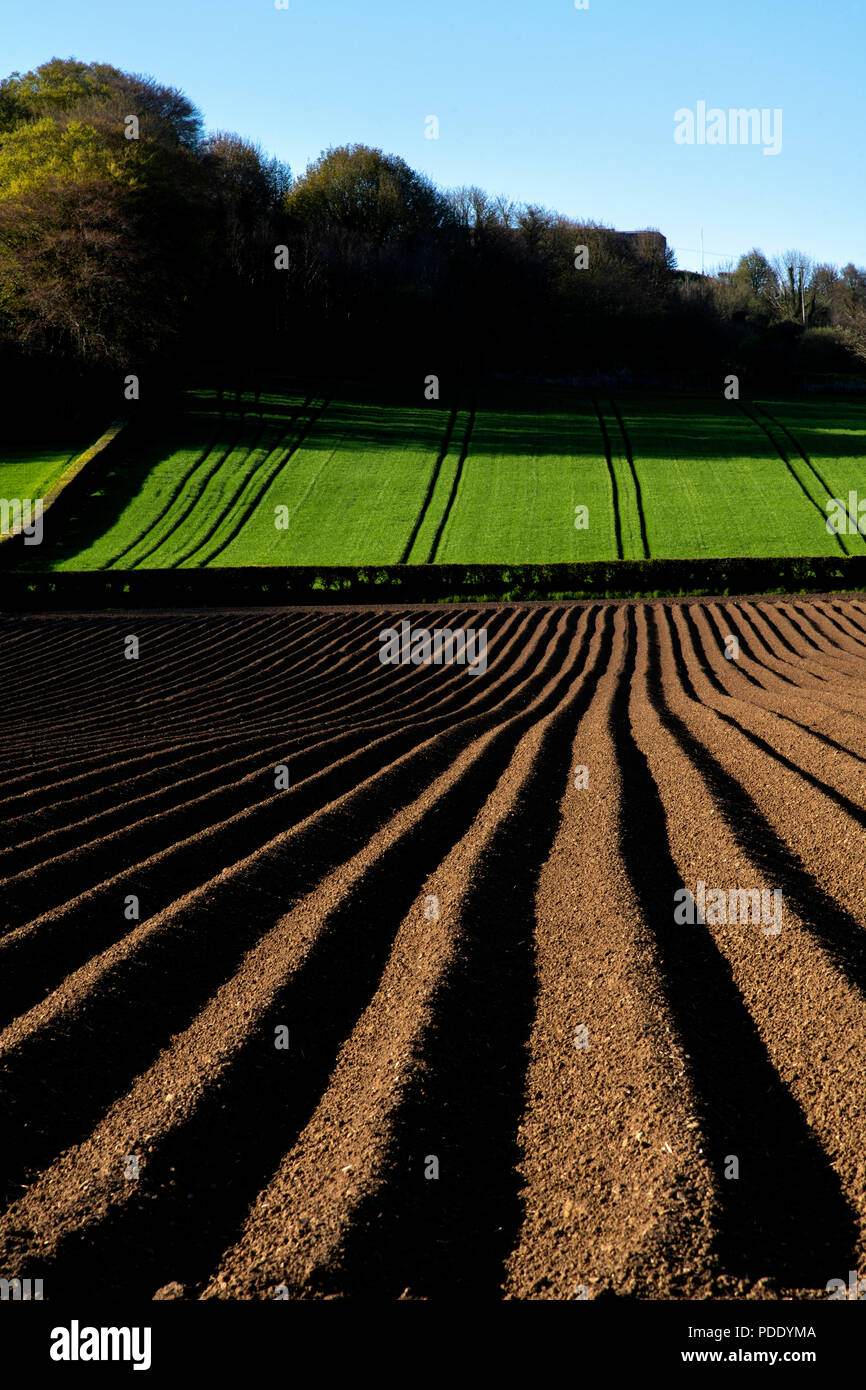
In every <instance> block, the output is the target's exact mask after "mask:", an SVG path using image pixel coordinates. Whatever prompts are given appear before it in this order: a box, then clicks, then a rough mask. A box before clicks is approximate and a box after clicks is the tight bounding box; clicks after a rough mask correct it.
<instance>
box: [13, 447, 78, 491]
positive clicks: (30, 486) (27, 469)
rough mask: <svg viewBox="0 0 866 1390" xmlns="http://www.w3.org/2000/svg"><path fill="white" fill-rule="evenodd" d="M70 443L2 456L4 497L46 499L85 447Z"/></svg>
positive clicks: (15, 451) (18, 451) (16, 451)
mask: <svg viewBox="0 0 866 1390" xmlns="http://www.w3.org/2000/svg"><path fill="white" fill-rule="evenodd" d="M85 447H86V446H85V444H84V443H82V444H81V445H80V446H79V447H78V448H74V447H72V444H71V443H70V442H69V441H65V442H62V443H60V444H56V443H55V444H53V445H51V444H44V445H43V446H42V447H40V448H34V449H22V450H17V449H16V450H12V451H9V452H7V451H5V450H4V452H3V453H2V455H0V497H6V498H12V497H18V498H24V497H27V498H30V499H31V500H33V499H35V498H37V497H44V496H45V494H46V492H48V491H49V490H50V488H51V487H52V486H53V485H54V483H56V482H57V480H58V478H60V477H62V475H63V474H64V473H65V471H66V469H67V468H68V467H69V465H70V464H71V463H72V462H73V461H74V460H75V459H76V458H77V457H78V455H79V454H80V453H81V452H82V451H83V449H84V448H85Z"/></svg>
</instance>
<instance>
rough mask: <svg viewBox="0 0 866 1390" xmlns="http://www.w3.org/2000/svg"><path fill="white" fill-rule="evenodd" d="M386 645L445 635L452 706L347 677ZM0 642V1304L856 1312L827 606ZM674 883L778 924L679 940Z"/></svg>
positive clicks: (858, 1207) (844, 724) (853, 1090)
mask: <svg viewBox="0 0 866 1390" xmlns="http://www.w3.org/2000/svg"><path fill="white" fill-rule="evenodd" d="M403 617H411V620H412V622H413V625H414V626H425V625H426V626H428V627H435V626H443V625H444V624H445V623H446V622H447V624H448V625H449V626H451V627H457V626H461V625H463V626H472V627H475V628H478V627H480V626H486V627H487V630H488V635H489V656H488V669H487V672H486V674H483V675H480V674H479V675H470V674H468V673H467V672H465V671H464V670H463V669H462V668H461V667H459V666H451V667H444V668H435V667H433V668H430V667H421V668H416V667H383V666H381V665H380V663H379V661H378V650H379V642H378V633H379V632H380V631H381V629H382V628H383V627H386V626H394V625H398V624H399V622H400V620H401V619H402V618H403ZM130 633H134V634H135V635H136V636H137V637H138V638H139V642H140V656H139V659H138V660H137V661H128V660H125V659H124V655H123V651H124V638H125V637H126V635H127V634H130ZM729 636H734V637H736V638H737V641H738V643H739V656H738V658H737V659H735V660H728V659H727V658H726V655H725V649H726V639H727V638H728V637H729ZM0 639H2V642H3V653H4V670H3V680H4V695H3V707H4V725H5V738H4V740H3V743H2V747H0V778H2V782H3V787H4V800H3V805H2V811H0V904H2V913H0V923H2V929H0V1103H2V1107H3V1115H4V1121H3V1135H4V1144H3V1149H2V1160H0V1177H2V1184H0V1199H2V1203H3V1208H2V1214H0V1275H2V1276H3V1277H5V1278H12V1277H14V1276H16V1275H18V1276H21V1277H27V1276H31V1277H39V1278H42V1279H43V1281H44V1286H45V1295H46V1297H47V1298H56V1299H60V1298H62V1297H64V1296H66V1295H68V1294H71V1293H73V1292H75V1291H77V1290H79V1289H80V1288H81V1287H82V1286H83V1285H85V1284H86V1286H87V1288H88V1291H89V1292H90V1293H92V1294H94V1295H96V1296H110V1295H113V1294H116V1293H120V1292H122V1293H124V1294H125V1295H127V1296H132V1297H137V1298H141V1299H152V1298H154V1297H159V1298H166V1299H175V1298H186V1299H194V1298H207V1299H210V1298H241V1299H250V1298H252V1299H272V1298H274V1297H276V1296H279V1295H280V1292H281V1291H284V1292H285V1294H286V1295H287V1296H289V1297H292V1298H297V1297H301V1298H332V1297H346V1296H354V1297H362V1298H375V1297H379V1298H401V1297H402V1298H410V1299H419V1298H437V1297H438V1298H442V1297H444V1298H455V1297H459V1298H466V1297H470V1296H476V1297H477V1296H481V1297H484V1296H486V1297H488V1298H501V1297H506V1298H541V1299H544V1298H555V1299H564V1298H581V1297H590V1298H593V1297H598V1296H600V1295H603V1294H619V1295H636V1296H639V1297H642V1298H702V1297H727V1298H744V1297H747V1298H768V1297H769V1298H773V1297H783V1298H785V1297H812V1298H821V1297H826V1285H827V1281H828V1280H829V1279H831V1278H840V1277H841V1278H844V1279H846V1280H847V1278H848V1274H849V1271H850V1270H852V1269H858V1270H859V1271H860V1273H861V1274H863V1273H866V1270H864V1265H866V1259H864V1255H866V1158H864V1153H863V1141H862V1128H863V1116H864V1113H866V1073H864V1068H863V1065H862V1056H863V1048H864V1043H866V935H864V928H866V887H864V877H863V870H862V862H863V844H864V829H866V782H864V769H866V601H864V600H863V598H862V597H857V596H853V597H850V598H838V597H833V596H830V595H828V596H826V597H822V598H820V599H815V600H807V599H804V598H799V597H791V598H772V599H737V600H732V599H724V598H719V599H707V600H700V601H699V600H684V601H682V602H676V601H664V602H651V603H624V604H614V603H607V602H604V603H585V604H579V605H525V606H510V607H503V608H497V609H486V610H477V609H470V608H466V607H463V608H460V607H458V608H454V609H449V610H448V611H447V613H446V612H445V611H444V610H441V609H430V610H426V611H417V612H413V613H411V614H402V613H399V614H394V613H392V612H388V613H386V612H379V611H376V610H373V609H364V610H354V611H352V610H334V611H330V612H321V611H315V610H288V611H285V612H281V613H280V612H259V611H256V612H251V613H247V614H240V613H222V614H213V615H209V616H201V615H198V616H195V615H189V614H178V615H174V616H168V615H165V614H147V615H145V614H137V615H125V616H123V615H118V616H114V615H112V616H104V615H103V616H99V615H91V616H79V617H60V616H56V617H50V616H41V617H37V618H23V619H22V618H17V619H12V618H7V619H2V620H0ZM283 763H285V764H287V765H288V767H289V769H290V786H289V788H288V789H287V790H277V789H276V787H275V780H274V769H275V768H276V767H277V766H278V765H279V764H283ZM580 768H585V769H586V770H587V773H588V786H583V785H580V786H576V785H575V779H576V772H577V769H580ZM577 780H578V781H582V779H581V778H579V777H578V779H577ZM699 881H703V883H705V884H706V885H707V886H708V889H712V888H722V889H724V890H725V891H726V894H727V893H728V891H729V890H746V891H749V890H755V889H757V890H761V889H765V890H776V891H778V892H780V893H781V895H782V902H783V910H782V925H781V931H779V932H778V933H776V932H774V931H767V930H765V929H764V925H762V924H761V923H760V922H754V921H749V922H745V923H744V922H735V921H733V922H732V921H722V922H719V923H716V922H712V921H711V922H710V923H709V924H706V923H700V922H696V923H694V924H692V925H689V924H687V923H678V922H676V921H675V919H674V907H675V897H674V895H675V893H677V891H678V890H681V889H682V888H683V886H686V887H688V888H689V889H691V890H692V891H695V888H696V884H697V883H698V882H699ZM133 894H134V895H135V896H136V897H137V898H138V900H139V904H140V915H139V918H138V919H135V918H132V919H129V918H128V917H127V915H126V912H125V904H126V903H127V900H128V898H129V895H133ZM434 904H435V905H438V910H437V908H436V906H434ZM282 1027H285V1028H287V1029H288V1033H289V1045H288V1047H287V1048H285V1049H283V1048H277V1047H276V1046H275V1038H276V1036H277V1030H279V1029H280V1028H282ZM734 1170H738V1174H739V1175H738V1176H737V1177H734V1176H732V1173H733V1171H734ZM136 1171H137V1176H136ZM437 1171H438V1176H434V1173H436V1172H437Z"/></svg>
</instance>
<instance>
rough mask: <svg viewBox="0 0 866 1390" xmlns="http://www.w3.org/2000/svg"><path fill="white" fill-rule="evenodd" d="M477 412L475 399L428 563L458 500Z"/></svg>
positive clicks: (434, 555) (432, 559)
mask: <svg viewBox="0 0 866 1390" xmlns="http://www.w3.org/2000/svg"><path fill="white" fill-rule="evenodd" d="M475 412H476V405H475V401H474V400H473V401H472V402H471V403H470V406H469V419H468V420H467V422H466V430H465V432H464V435H463V440H462V443H461V445H460V454H459V456H458V458H457V467H456V469H455V470H454V477H453V479H452V482H451V487H450V489H449V491H448V500H447V502H446V503H445V509H444V511H443V513H442V516H441V518H440V521H439V525H438V526H437V527H436V533H435V535H434V537H433V540H432V541H431V543H430V554H429V555H428V556H427V563H428V565H432V564H433V563H434V562H435V559H436V551H437V550H438V549H439V543H440V541H441V540H442V537H443V535H444V534H445V527H446V525H447V524H448V518H449V516H450V515H451V511H452V508H453V506H454V503H455V502H456V501H457V493H458V491H459V489H460V479H461V478H462V477H463V465H464V464H465V462H466V459H467V457H468V455H469V445H470V443H471V440H472V431H473V430H474V428H475Z"/></svg>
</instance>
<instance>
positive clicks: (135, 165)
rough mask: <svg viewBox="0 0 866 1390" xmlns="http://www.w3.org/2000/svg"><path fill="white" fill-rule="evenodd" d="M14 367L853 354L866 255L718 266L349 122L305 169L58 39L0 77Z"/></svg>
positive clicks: (4, 262)
mask: <svg viewBox="0 0 866 1390" xmlns="http://www.w3.org/2000/svg"><path fill="white" fill-rule="evenodd" d="M0 352H2V355H3V364H4V369H5V373H6V375H7V379H9V378H14V377H16V375H17V377H18V378H19V379H23V378H28V377H29V378H34V379H39V380H41V381H44V376H45V372H46V370H50V371H51V372H52V373H53V375H54V378H55V379H56V380H57V381H58V382H62V381H64V380H65V381H74V383H75V385H76V389H80V387H81V384H82V383H83V382H85V383H86V382H89V381H92V382H99V381H104V380H108V379H109V378H111V379H112V380H116V378H117V373H118V371H120V370H123V371H126V372H136V371H144V372H147V371H148V370H150V371H155V370H158V371H159V372H160V373H162V374H163V375H165V374H168V375H169V376H174V378H176V379H182V378H183V377H184V376H185V375H186V376H188V375H189V374H191V373H198V374H200V373H201V372H202V371H203V370H205V369H212V370H217V371H219V372H222V373H224V374H229V375H231V374H232V373H234V374H238V373H241V372H243V371H249V372H257V371H262V370H268V369H270V370H279V371H283V370H285V371H289V372H297V371H301V372H303V371H317V372H321V371H326V372H328V373H331V374H334V375H338V374H344V373H348V374H350V375H359V376H360V375H365V374H371V373H372V374H376V373H379V374H382V375H385V374H388V375H393V374H395V373H398V374H399V373H409V372H412V373H414V374H418V373H421V375H422V376H423V375H424V374H426V373H429V372H431V371H438V372H439V373H440V374H441V373H442V372H448V371H451V372H453V373H457V374H461V375H463V376H466V375H477V374H478V373H484V372H487V371H500V372H514V373H524V374H546V375H554V376H568V375H574V374H580V373H592V372H597V371H602V372H631V373H633V374H635V375H636V376H641V375H644V376H645V375H647V374H650V375H663V376H668V377H672V378H679V379H684V378H686V377H688V378H690V379H695V378H697V377H700V376H701V375H702V374H703V375H704V376H706V377H709V376H711V375H713V374H715V375H716V376H718V374H719V373H720V372H728V371H740V372H743V373H745V374H746V376H747V377H749V376H751V377H752V378H754V379H755V380H756V381H761V380H765V379H772V380H774V381H785V380H794V379H796V377H797V375H798V373H802V372H804V371H826V372H832V371H847V372H851V371H853V370H856V369H857V364H858V363H859V364H860V369H861V370H862V365H863V364H864V363H866V271H864V270H863V269H858V268H857V267H855V266H854V265H848V266H845V267H844V269H842V270H837V269H836V268H834V267H832V266H827V265H814V264H812V263H811V262H810V261H809V260H808V259H807V258H806V257H805V256H802V255H800V253H796V252H795V253H789V255H788V256H787V257H782V258H780V259H779V260H778V261H777V262H771V261H769V260H767V258H765V257H764V256H763V255H762V253H761V252H760V251H757V250H753V251H750V252H749V253H748V254H747V255H745V256H743V257H742V258H741V260H740V262H739V263H738V265H737V266H736V267H735V268H733V269H730V270H728V271H727V272H722V273H720V274H718V275H715V276H697V275H691V274H688V273H686V272H681V271H677V269H676V264H675V259H674V257H673V255H672V253H671V252H670V250H669V249H668V248H667V247H666V244H665V242H664V239H663V238H662V237H660V236H658V235H655V236H654V235H652V234H651V233H646V234H641V235H637V236H633V237H628V236H624V235H622V234H620V233H617V232H616V231H614V230H613V229H612V228H609V227H605V226H602V225H600V224H597V223H586V222H577V221H575V220H573V219H569V218H567V217H564V216H562V215H561V214H559V213H556V212H554V211H551V210H549V209H546V208H542V207H538V206H535V205H533V204H524V203H516V202H512V201H510V200H509V199H507V198H504V197H495V196H491V195H489V194H488V193H486V192H484V191H483V190H482V189H480V188H477V187H466V188H459V189H450V190H448V189H440V188H437V187H436V186H435V185H434V184H433V183H432V182H431V181H430V180H429V179H428V178H426V177H425V176H424V175H423V174H420V173H418V172H417V171H415V170H413V169H411V168H410V167H409V166H408V165H407V164H406V163H405V161H404V160H402V159H401V158H399V157H398V156H396V155H389V154H385V153H383V152H382V151H381V150H376V149H371V148H369V147H368V146H366V145H362V144H354V145H346V146H342V147H340V148H335V149H330V150H327V151H326V152H324V153H323V154H322V155H321V156H320V158H319V159H317V160H316V161H314V163H312V164H311V165H310V166H309V167H308V168H307V170H306V171H305V172H304V173H303V174H302V175H300V176H298V177H296V178H293V177H292V174H291V171H290V170H289V168H288V167H287V166H286V165H285V164H283V163H281V162H280V161H278V160H276V159H272V158H269V157H268V156H267V155H266V154H265V153H264V152H263V151H262V150H261V149H260V148H259V147H258V146H257V145H255V144H253V143H251V142H249V141H247V140H245V139H243V138H241V137H240V136H238V135H235V134H232V133H227V132H217V133H210V134H208V133H206V132H205V131H204V128H203V120H202V117H201V114H200V112H199V111H198V110H197V109H196V107H195V106H194V105H193V104H192V102H191V101H190V100H189V99H188V98H187V97H186V96H185V95H184V94H183V93H182V92H179V91H178V90H176V89H174V88H171V87H165V86H161V85H160V84H158V83H157V82H155V81H153V80H152V79H151V78H149V77H143V76H140V75H136V74H131V73H126V72H122V71H120V70H119V69H117V68H114V67H112V66H110V65H107V64H99V63H83V62H78V61H76V60H71V59H70V60H61V59H53V60H52V61H50V62H48V63H45V64H43V65H42V66H41V67H39V68H37V69H36V70H35V71H34V72H30V73H26V74H23V75H22V74H20V73H13V74H12V75H11V76H10V77H8V78H6V79H5V80H4V81H2V82H0Z"/></svg>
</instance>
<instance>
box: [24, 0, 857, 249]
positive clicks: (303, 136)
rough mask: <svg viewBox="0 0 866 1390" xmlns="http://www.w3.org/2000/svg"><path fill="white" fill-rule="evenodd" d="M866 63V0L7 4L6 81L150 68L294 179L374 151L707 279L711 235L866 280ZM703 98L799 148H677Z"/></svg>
mask: <svg viewBox="0 0 866 1390" xmlns="http://www.w3.org/2000/svg"><path fill="white" fill-rule="evenodd" d="M864 54H866V0H825V3H823V4H821V5H814V4H806V3H804V0H785V3H782V2H781V0H727V3H724V4H721V5H718V4H717V5H709V4H706V3H704V4H703V5H701V4H697V3H692V4H688V5H687V4H683V3H679V0H667V2H666V0H657V3H655V4H650V3H639V0H589V3H588V8H587V9H583V10H578V9H576V8H575V4H574V0H289V7H288V8H287V9H284V10H282V9H277V8H276V7H275V4H274V0H199V3H191V2H190V0H148V3H147V4H124V3H122V0H87V3H84V4H76V3H74V2H73V3H70V0H38V3H36V4H32V3H31V4H27V3H24V4H19V5H14V6H13V5H10V6H9V7H8V8H7V12H6V14H5V15H4V21H3V40H2V63H0V69H2V72H4V73H8V72H11V71H13V70H16V69H17V70H18V71H25V70H27V69H30V68H33V67H35V66H37V65H38V64H39V63H41V62H44V61H46V60H47V59H48V58H51V57H61V58H66V57H73V56H74V57H76V58H80V59H84V60H88V61H90V60H96V61H102V62H110V63H114V64H115V65H116V66H117V67H121V68H126V69H129V70H132V71H137V72H146V73H148V74H150V75H152V76H153V77H155V78H157V79H158V80H159V81H161V82H164V83H167V84H169V85H172V86H177V87H180V88H182V89H183V90H184V91H185V92H186V93H187V95H188V96H189V97H190V98H191V99H192V100H193V101H194V102H195V103H196V104H197V105H198V106H199V107H200V109H201V110H202V112H203V113H204V117H205V121H206V124H207V126H208V128H209V129H224V130H235V131H237V132H238V133H240V134H242V135H245V136H247V137H249V138H252V139H254V140H257V141H259V142H260V143H261V144H262V146H263V147H264V148H265V149H266V150H268V151H269V152H271V153H273V154H276V155H279V157H280V158H282V159H285V160H286V161H288V163H289V164H290V165H291V166H292V170H293V172H295V173H299V172H302V171H303V169H304V167H305V166H306V164H307V163H308V161H309V160H311V159H313V158H315V157H316V156H317V155H318V154H319V153H320V151H321V150H322V149H324V148H326V147H327V146H329V145H333V144H344V143H347V142H350V141H361V142H363V143H366V144H371V145H376V146H379V147H381V148H383V149H385V150H386V151H388V152H391V153H395V154H399V155H402V156H403V158H404V159H405V160H406V161H407V162H408V163H409V164H411V165H412V166H413V167H414V168H417V169H421V170H423V171H424V172H425V173H426V174H428V175H430V177H431V178H433V179H434V180H435V181H436V182H437V183H438V184H440V185H442V186H446V187H447V186H454V185H457V184H462V183H476V184H480V185H481V187H483V188H486V189H487V190H488V191H489V192H491V193H506V194H508V195H509V196H510V197H512V198H514V199H516V200H518V201H532V202H536V203H541V204H543V205H545V206H547V207H551V208H556V209H558V210H559V211H561V212H564V213H567V214H569V215H571V216H576V217H586V218H595V219H597V220H599V221H604V222H607V223H610V224H612V225H614V226H616V227H619V228H620V229H623V230H628V229H632V228H636V227H644V226H656V227H659V228H660V229H661V231H662V232H664V234H665V236H666V237H667V238H668V241H669V242H670V243H671V244H672V245H673V246H674V247H675V248H676V252H677V259H678V263H679V264H680V265H681V266H683V267H686V268H697V267H699V265H700V256H699V255H698V253H697V248H698V247H699V238H700V233H701V228H702V227H703V233H704V245H705V253H706V265H707V268H708V269H709V268H711V267H712V266H713V265H715V264H718V263H720V262H722V263H724V262H725V261H726V260H727V259H734V258H736V257H737V256H738V255H739V254H740V253H741V252H742V251H745V250H748V249H749V247H751V246H753V245H758V246H760V247H762V249H763V250H764V251H765V252H766V253H767V254H768V255H773V254H775V253H777V252H781V251H783V250H784V249H786V248H787V247H797V248H799V249H800V250H803V251H805V252H806V253H807V254H809V255H811V256H813V257H814V258H816V259H818V260H826V261H831V262H834V263H836V264H839V265H841V264H844V263H845V262H846V261H849V260H853V261H854V262H855V263H856V264H859V265H864V264H866V139H864V115H866V59H864ZM700 101H703V102H705V103H706V105H707V107H709V108H713V107H716V108H720V109H721V110H723V111H724V112H725V113H727V112H728V111H729V110H730V109H731V108H732V107H733V108H739V107H745V108H758V109H759V110H764V109H767V110H768V111H771V112H772V111H774V110H776V109H781V112H782V127H781V129H782V147H781V151H780V153H778V154H776V155H765V154H764V153H763V148H762V146H761V145H760V144H757V145H751V144H730V143H726V144H724V145H720V144H715V145H710V144H698V143H695V144H693V145H681V144H677V143H676V142H675V141H674V128H675V121H674V114H675V112H676V111H678V110H686V109H687V110H691V111H696V110H697V106H698V102H700ZM430 115H435V116H437V117H438V119H439V138H438V140H430V139H425V134H424V132H425V119H426V117H428V116H430Z"/></svg>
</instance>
